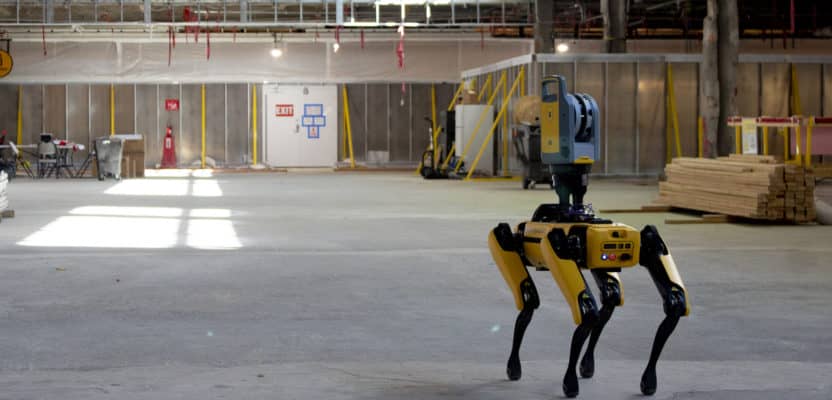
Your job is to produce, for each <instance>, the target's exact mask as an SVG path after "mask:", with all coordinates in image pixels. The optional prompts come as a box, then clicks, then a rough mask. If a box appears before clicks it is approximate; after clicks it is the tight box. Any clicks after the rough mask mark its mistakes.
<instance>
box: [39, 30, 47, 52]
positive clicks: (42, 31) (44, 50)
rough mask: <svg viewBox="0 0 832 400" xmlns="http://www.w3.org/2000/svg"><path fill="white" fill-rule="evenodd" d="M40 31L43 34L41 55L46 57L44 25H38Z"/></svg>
mask: <svg viewBox="0 0 832 400" xmlns="http://www.w3.org/2000/svg"><path fill="white" fill-rule="evenodd" d="M40 33H41V35H42V36H43V56H44V57H46V27H45V26H43V25H41V26H40Z"/></svg>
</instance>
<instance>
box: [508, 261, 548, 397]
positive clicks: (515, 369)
mask: <svg viewBox="0 0 832 400" xmlns="http://www.w3.org/2000/svg"><path fill="white" fill-rule="evenodd" d="M520 290H521V292H522V293H523V309H522V310H520V313H519V314H517V321H515V323H514V337H513V339H512V341H511V355H509V357H508V364H507V365H506V374H507V375H508V379H510V380H512V381H516V380H519V379H520V377H521V376H522V375H523V372H522V371H523V370H522V367H521V366H520V346H521V345H522V344H523V335H525V333H526V328H527V327H528V326H529V323H531V322H532V315H533V314H534V310H535V309H537V307H539V306H540V298H539V297H538V295H537V288H536V287H535V286H534V282H533V281H532V278H531V277H529V278H526V280H524V281H523V283H522V284H521V285H520Z"/></svg>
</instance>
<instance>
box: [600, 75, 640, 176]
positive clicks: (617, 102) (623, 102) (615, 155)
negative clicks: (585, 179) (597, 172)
mask: <svg viewBox="0 0 832 400" xmlns="http://www.w3.org/2000/svg"><path fill="white" fill-rule="evenodd" d="M609 77H610V82H609V96H610V98H609V101H608V103H607V104H608V107H609V110H608V111H607V124H608V127H609V138H608V146H609V153H608V159H607V163H608V170H609V172H610V173H612V174H628V173H633V172H635V161H636V160H635V158H634V157H635V125H636V120H635V112H636V110H635V93H636V79H635V65H634V64H632V63H610V64H609Z"/></svg>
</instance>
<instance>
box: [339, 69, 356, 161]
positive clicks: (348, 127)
mask: <svg viewBox="0 0 832 400" xmlns="http://www.w3.org/2000/svg"><path fill="white" fill-rule="evenodd" d="M341 88H342V91H343V93H344V133H345V141H346V142H347V143H349V146H350V168H355V154H353V151H352V122H351V121H350V102H349V97H347V86H346V85H343V86H341Z"/></svg>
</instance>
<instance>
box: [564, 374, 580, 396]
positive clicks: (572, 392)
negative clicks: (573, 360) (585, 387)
mask: <svg viewBox="0 0 832 400" xmlns="http://www.w3.org/2000/svg"><path fill="white" fill-rule="evenodd" d="M578 392H579V389H578V375H576V374H575V372H574V371H570V372H567V373H566V375H565V376H564V377H563V394H564V396H566V397H569V398H570V399H571V398H573V397H577V396H578Z"/></svg>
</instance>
